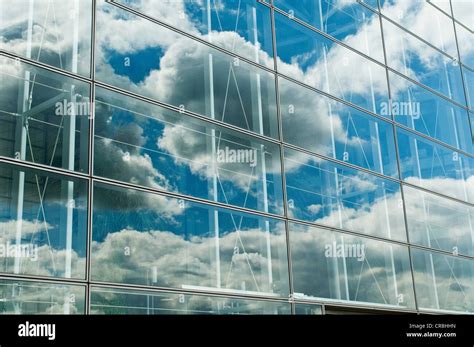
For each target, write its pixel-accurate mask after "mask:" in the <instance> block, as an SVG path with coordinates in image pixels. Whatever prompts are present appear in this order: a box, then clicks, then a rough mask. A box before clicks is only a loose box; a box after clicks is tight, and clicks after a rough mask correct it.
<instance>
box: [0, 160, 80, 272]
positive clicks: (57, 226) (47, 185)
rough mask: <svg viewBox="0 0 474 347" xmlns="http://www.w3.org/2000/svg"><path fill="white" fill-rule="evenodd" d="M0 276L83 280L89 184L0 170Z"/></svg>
mask: <svg viewBox="0 0 474 347" xmlns="http://www.w3.org/2000/svg"><path fill="white" fill-rule="evenodd" d="M0 189H1V190H0V258H3V259H2V265H1V267H0V269H1V272H6V273H14V274H25V275H26V274H29V275H41V276H53V277H66V278H84V277H85V258H86V240H87V182H86V181H85V180H79V179H75V178H66V177H65V176H62V175H58V174H49V173H48V174H46V173H44V172H41V171H37V170H30V169H20V168H17V167H15V166H12V165H7V164H1V165H0Z"/></svg>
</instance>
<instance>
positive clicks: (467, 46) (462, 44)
mask: <svg viewBox="0 0 474 347" xmlns="http://www.w3.org/2000/svg"><path fill="white" fill-rule="evenodd" d="M473 11H474V9H473ZM473 20H474V18H473ZM473 27H474V24H473ZM456 35H457V38H458V42H459V54H460V56H461V62H462V63H463V64H464V65H467V66H469V67H470V68H471V69H474V33H473V32H472V31H471V30H469V29H467V28H466V27H465V26H463V25H459V24H458V23H456Z"/></svg>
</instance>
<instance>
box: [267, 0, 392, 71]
mask: <svg viewBox="0 0 474 347" xmlns="http://www.w3.org/2000/svg"><path fill="white" fill-rule="evenodd" d="M273 4H274V5H275V6H276V7H278V8H280V9H281V10H283V11H285V12H287V13H288V14H289V15H290V16H293V17H295V18H298V19H300V20H302V21H304V22H306V23H308V24H310V25H312V26H313V27H315V28H316V29H319V30H321V31H323V32H325V33H327V34H329V35H331V36H333V37H335V38H336V39H338V40H340V41H342V42H344V43H345V44H347V45H348V46H350V47H352V48H355V49H356V50H358V51H359V52H362V53H364V54H366V55H368V56H370V57H372V58H374V59H376V60H378V61H380V62H383V49H382V34H381V30H380V20H379V16H378V14H376V13H374V12H373V11H371V10H369V9H367V8H366V7H364V6H363V5H361V4H360V3H358V2H356V1H343V2H341V1H339V2H336V1H330V0H322V1H318V0H275V1H274V2H273Z"/></svg>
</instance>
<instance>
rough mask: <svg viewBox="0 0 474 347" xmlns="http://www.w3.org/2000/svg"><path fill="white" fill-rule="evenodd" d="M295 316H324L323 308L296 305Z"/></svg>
mask: <svg viewBox="0 0 474 347" xmlns="http://www.w3.org/2000/svg"><path fill="white" fill-rule="evenodd" d="M295 314H298V315H321V314H323V309H322V306H320V305H311V304H295Z"/></svg>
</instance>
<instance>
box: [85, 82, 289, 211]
mask: <svg viewBox="0 0 474 347" xmlns="http://www.w3.org/2000/svg"><path fill="white" fill-rule="evenodd" d="M96 96H97V97H96V116H95V117H96V119H95V142H94V153H95V157H94V158H95V163H94V173H95V174H96V175H100V176H104V177H108V178H113V179H116V180H121V181H126V182H131V183H134V184H138V185H141V186H145V187H150V188H154V189H162V190H167V191H171V192H179V193H183V194H187V195H192V196H195V197H198V198H204V199H209V200H213V201H219V202H222V203H226V204H231V205H237V206H241V207H247V208H252V209H257V210H261V211H264V212H271V213H282V211H283V209H282V204H283V203H282V183H281V174H280V172H281V165H280V152H279V147H278V145H276V144H273V143H270V142H266V141H262V140H259V139H256V138H253V137H250V136H247V135H243V134H239V133H237V132H234V131H231V130H227V129H225V128H221V127H218V126H214V125H212V124H210V123H207V122H203V121H201V120H197V119H195V118H192V117H189V116H187V115H184V114H181V113H179V112H175V111H170V110H168V109H165V108H162V107H159V106H154V105H151V104H149V103H146V102H143V101H140V100H136V99H133V98H130V97H126V96H124V95H121V94H117V93H115V92H111V91H108V90H105V89H100V88H98V89H97V93H96Z"/></svg>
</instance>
